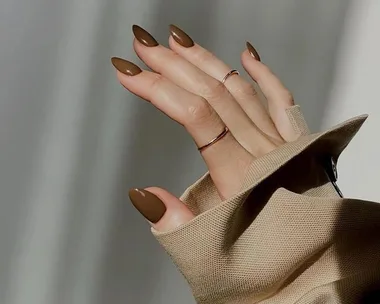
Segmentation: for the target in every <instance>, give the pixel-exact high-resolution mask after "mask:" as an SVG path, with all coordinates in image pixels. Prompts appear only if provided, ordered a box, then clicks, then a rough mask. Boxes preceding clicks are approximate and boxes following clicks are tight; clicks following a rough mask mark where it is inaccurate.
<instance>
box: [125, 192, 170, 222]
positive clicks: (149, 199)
mask: <svg viewBox="0 0 380 304" xmlns="http://www.w3.org/2000/svg"><path fill="white" fill-rule="evenodd" d="M129 198H130V199H131V201H132V204H133V206H135V208H136V209H137V210H138V211H139V212H140V213H141V214H142V215H143V216H144V217H145V218H146V219H147V220H148V221H150V222H151V223H153V224H155V223H157V222H158V221H159V220H160V219H161V218H162V217H163V216H164V214H165V212H166V206H165V204H164V203H163V202H162V201H161V200H160V199H159V198H158V197H157V196H156V195H154V194H153V193H151V192H149V191H146V190H143V189H131V190H130V191H129Z"/></svg>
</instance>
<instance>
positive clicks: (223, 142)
mask: <svg viewBox="0 0 380 304" xmlns="http://www.w3.org/2000/svg"><path fill="white" fill-rule="evenodd" d="M112 62H113V64H114V66H115V67H116V69H118V70H119V73H118V78H119V81H120V82H121V83H122V84H123V86H124V87H125V88H126V89H128V90H129V91H131V92H132V93H134V94H136V95H138V96H140V97H142V98H144V99H146V100H148V101H150V102H151V103H152V104H153V105H154V106H156V107H157V108H158V109H159V110H161V111H162V112H164V113H165V114H166V115H168V116H169V117H170V118H172V119H174V120H175V121H177V122H178V123H180V124H181V125H183V126H184V127H185V128H186V130H187V131H188V132H189V133H190V135H191V136H192V137H193V139H194V141H195V143H196V144H197V146H198V147H202V146H204V145H205V144H207V143H209V142H210V141H211V140H212V139H214V138H215V137H217V136H218V135H219V134H220V133H221V132H222V131H223V130H224V128H225V125H224V123H223V121H222V120H221V119H220V117H219V116H218V114H217V113H216V112H215V111H214V109H213V108H212V107H211V106H210V105H209V104H208V103H207V101H206V100H205V99H203V98H202V97H200V96H197V95H194V94H192V93H190V92H188V91H186V90H184V89H183V88H180V87H178V86H177V85H175V84H173V83H172V82H171V81H169V80H168V79H166V78H165V77H163V76H161V75H159V74H156V73H153V72H149V71H142V70H141V69H140V68H139V67H137V66H136V65H134V64H133V63H131V62H129V61H126V60H123V59H120V58H113V59H112ZM201 154H202V157H203V159H204V160H205V162H206V164H207V167H208V168H209V171H210V175H211V177H212V179H213V181H214V183H215V186H216V188H217V189H218V191H219V194H220V196H221V197H222V198H227V197H230V196H232V195H234V194H235V193H236V192H237V191H239V190H240V186H241V184H242V180H243V178H244V176H245V171H246V168H247V167H248V165H249V164H250V163H251V162H252V160H253V156H252V155H251V154H250V153H249V152H248V151H246V150H245V149H244V148H243V147H242V146H241V145H240V144H239V143H238V142H237V141H236V139H235V138H234V137H233V136H232V134H231V133H227V134H226V135H225V136H224V137H223V138H221V139H220V140H218V141H217V142H215V143H214V144H213V145H211V146H210V147H208V148H207V149H205V150H204V151H202V153H201Z"/></svg>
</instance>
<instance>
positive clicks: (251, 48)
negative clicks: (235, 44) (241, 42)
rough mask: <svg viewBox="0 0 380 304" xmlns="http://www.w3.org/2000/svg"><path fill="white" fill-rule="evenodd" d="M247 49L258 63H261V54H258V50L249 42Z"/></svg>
mask: <svg viewBox="0 0 380 304" xmlns="http://www.w3.org/2000/svg"><path fill="white" fill-rule="evenodd" d="M247 49H248V51H249V53H250V54H251V55H252V57H253V58H255V59H256V60H258V61H261V59H260V55H259V53H257V51H256V49H255V48H254V47H253V45H252V44H250V43H249V42H248V41H247Z"/></svg>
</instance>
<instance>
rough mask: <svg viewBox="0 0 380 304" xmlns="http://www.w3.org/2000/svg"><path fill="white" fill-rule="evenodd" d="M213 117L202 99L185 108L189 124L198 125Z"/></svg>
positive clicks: (211, 110) (208, 106) (210, 109)
mask: <svg viewBox="0 0 380 304" xmlns="http://www.w3.org/2000/svg"><path fill="white" fill-rule="evenodd" d="M212 115H213V109H212V108H211V106H210V105H209V104H208V103H207V101H206V100H204V99H203V98H198V99H197V101H196V102H194V103H193V104H192V105H191V106H189V107H188V108H187V117H188V121H189V123H191V124H200V123H203V122H205V121H206V120H208V119H210V117H212Z"/></svg>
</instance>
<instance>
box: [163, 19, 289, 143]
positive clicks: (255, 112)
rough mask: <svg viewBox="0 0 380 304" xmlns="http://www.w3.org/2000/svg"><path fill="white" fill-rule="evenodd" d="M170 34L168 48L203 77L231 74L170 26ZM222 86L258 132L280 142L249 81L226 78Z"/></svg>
mask: <svg viewBox="0 0 380 304" xmlns="http://www.w3.org/2000/svg"><path fill="white" fill-rule="evenodd" d="M170 34H171V36H170V38H169V46H170V48H171V49H172V50H173V51H174V52H175V53H177V54H179V55H180V56H181V57H183V58H184V59H186V60H187V61H189V62H190V63H192V64H193V65H194V66H196V67H198V68H199V69H200V70H202V71H204V72H205V73H206V74H208V75H210V76H211V77H213V78H215V79H219V80H220V79H221V78H220V77H222V78H223V77H224V75H227V73H228V72H229V71H231V68H230V67H229V66H228V65H227V64H225V63H224V62H223V61H222V60H220V59H218V58H217V57H216V56H215V55H214V54H212V53H211V52H209V51H208V50H206V49H204V48H203V47H201V46H200V45H198V44H196V43H194V42H193V40H192V39H191V38H190V37H189V36H188V35H187V34H186V33H185V32H184V31H182V30H181V29H180V28H178V27H177V26H175V25H170ZM224 85H225V86H226V88H227V89H228V91H229V92H230V93H231V94H232V96H233V97H234V98H235V100H236V101H237V102H238V103H239V104H240V106H241V107H242V108H243V110H244V111H245V113H247V115H248V116H249V117H250V118H251V120H252V121H253V122H254V123H255V125H256V126H257V127H258V128H259V129H261V130H262V131H263V132H264V133H265V134H267V135H268V136H269V137H270V138H275V139H277V140H278V141H282V138H281V136H280V134H279V133H278V131H277V129H276V127H275V126H274V124H273V121H272V119H271V118H270V116H269V114H268V112H267V110H266V109H265V107H264V106H263V104H262V103H261V101H260V98H259V96H258V94H257V92H256V90H255V88H254V87H253V85H252V84H251V83H250V82H248V81H246V80H245V79H244V78H243V77H240V76H233V77H229V78H228V79H227V80H226V82H225V83H224Z"/></svg>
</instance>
